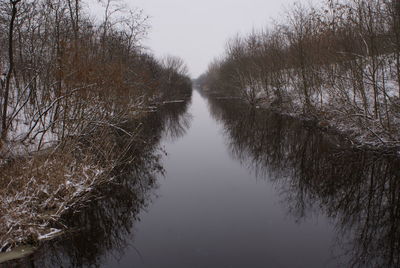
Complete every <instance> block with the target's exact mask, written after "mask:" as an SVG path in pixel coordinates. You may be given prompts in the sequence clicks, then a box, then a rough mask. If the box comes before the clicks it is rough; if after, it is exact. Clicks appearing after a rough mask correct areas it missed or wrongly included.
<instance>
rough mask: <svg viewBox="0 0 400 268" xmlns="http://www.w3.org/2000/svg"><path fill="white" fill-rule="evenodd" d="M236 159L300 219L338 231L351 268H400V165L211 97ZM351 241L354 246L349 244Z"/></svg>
mask: <svg viewBox="0 0 400 268" xmlns="http://www.w3.org/2000/svg"><path fill="white" fill-rule="evenodd" d="M209 106H210V111H211V112H212V114H213V116H214V118H215V119H216V120H218V121H220V122H221V123H222V124H223V126H224V131H225V135H226V136H227V140H228V142H229V144H228V145H229V148H230V151H231V155H232V156H233V157H234V158H236V159H237V160H239V161H240V162H241V163H242V164H243V165H246V166H247V167H248V168H249V169H250V170H252V171H254V172H255V173H256V175H257V176H258V177H259V178H269V179H270V180H271V181H273V182H274V183H275V184H276V185H277V187H279V189H280V190H281V192H282V195H283V198H284V200H285V202H286V203H287V204H288V206H289V210H290V213H291V214H292V215H294V216H295V217H296V218H297V220H301V219H305V218H306V217H309V216H310V214H311V213H312V212H313V211H315V210H317V211H319V212H322V213H325V214H326V215H328V216H329V217H331V218H332V219H334V222H335V224H336V230H337V233H338V237H340V238H339V239H338V241H339V244H340V246H341V247H342V248H343V250H344V252H345V253H344V255H342V256H339V259H341V258H343V259H349V263H347V264H346V265H347V266H350V267H392V266H393V267H397V266H399V265H400V260H399V258H400V169H399V167H400V160H399V159H398V158H397V157H395V156H390V155H385V154H384V153H382V152H371V151H369V152H368V151H363V150H355V149H350V147H349V146H348V144H346V142H345V141H344V139H343V138H341V137H340V136H338V135H334V134H329V133H328V132H322V131H321V130H319V129H317V128H316V127H315V126H313V125H312V124H311V123H307V122H305V121H301V120H295V119H293V118H290V117H288V116H282V115H278V114H275V113H273V112H271V111H265V110H260V109H256V110H254V109H253V110H249V109H248V108H247V106H245V105H244V104H243V103H241V102H239V101H236V100H222V99H218V98H215V97H210V98H209ZM345 241H349V242H345Z"/></svg>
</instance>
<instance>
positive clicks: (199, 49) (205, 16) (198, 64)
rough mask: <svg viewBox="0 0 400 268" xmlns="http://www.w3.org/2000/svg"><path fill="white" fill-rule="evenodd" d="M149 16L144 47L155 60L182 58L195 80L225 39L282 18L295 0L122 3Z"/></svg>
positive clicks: (143, 0)
mask: <svg viewBox="0 0 400 268" xmlns="http://www.w3.org/2000/svg"><path fill="white" fill-rule="evenodd" d="M124 1H125V2H126V3H128V4H129V6H131V7H139V8H142V9H143V10H144V12H145V13H146V14H147V15H149V16H150V25H151V30H150V32H149V35H148V39H147V40H146V41H145V42H144V44H145V45H146V46H147V47H149V48H150V49H151V51H152V52H153V53H154V54H155V55H156V56H158V57H161V56H163V55H166V54H172V55H176V56H179V57H181V58H183V60H184V61H185V62H186V64H187V65H188V67H189V71H190V74H191V76H192V77H193V78H196V77H197V76H199V75H200V74H202V73H203V72H204V71H206V69H207V66H208V64H209V63H210V61H212V59H213V58H215V57H216V56H219V55H221V54H222V52H223V50H224V46H225V43H226V41H227V39H228V38H230V37H233V36H234V35H235V34H236V33H249V32H251V30H252V29H253V28H256V29H260V28H262V27H264V26H266V25H268V24H269V23H270V22H271V18H274V19H279V17H282V14H283V11H284V10H285V8H287V7H290V6H291V5H293V3H294V2H295V0H201V1H200V0H124Z"/></svg>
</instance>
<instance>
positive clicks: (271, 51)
mask: <svg viewBox="0 0 400 268" xmlns="http://www.w3.org/2000/svg"><path fill="white" fill-rule="evenodd" d="M198 82H200V83H201V84H202V86H203V88H206V89H208V90H217V91H220V92H225V93H227V94H231V95H236V96H241V97H242V98H244V99H245V100H247V101H248V102H249V103H250V104H252V105H259V104H264V105H268V106H272V107H276V108H278V109H281V110H282V111H285V112H289V113H295V114H300V113H302V114H305V115H308V116H311V117H314V118H318V119H319V120H326V121H327V122H330V124H333V125H336V126H337V127H338V128H340V129H342V130H344V131H347V130H351V131H352V132H353V133H357V136H358V138H359V139H360V140H364V141H370V142H373V143H374V144H375V142H379V143H380V144H381V145H386V146H391V145H393V144H398V142H399V132H398V130H399V119H400V100H399V96H400V2H399V1H397V0H328V1H325V2H324V3H323V4H322V5H321V6H319V7H314V6H302V5H300V4H296V5H295V6H294V7H293V8H292V9H291V10H290V11H288V12H287V13H286V17H285V22H283V23H275V25H274V27H271V28H269V29H265V30H262V31H259V32H256V31H254V32H253V33H251V34H249V35H247V36H245V37H242V36H237V37H235V38H233V39H232V40H230V41H229V42H228V43H227V46H226V52H225V54H224V56H222V57H221V58H220V59H218V60H216V61H214V62H213V63H212V64H210V66H209V69H208V71H207V73H206V74H204V75H202V76H201V77H200V78H199V81H198Z"/></svg>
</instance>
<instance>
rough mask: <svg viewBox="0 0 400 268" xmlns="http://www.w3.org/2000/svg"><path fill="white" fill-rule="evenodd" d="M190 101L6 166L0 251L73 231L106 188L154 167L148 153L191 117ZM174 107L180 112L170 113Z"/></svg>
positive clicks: (1, 192)
mask: <svg viewBox="0 0 400 268" xmlns="http://www.w3.org/2000/svg"><path fill="white" fill-rule="evenodd" d="M190 96H191V94H187V95H186V96H184V97H183V98H181V99H180V100H181V101H179V102H177V103H175V102H174V103H166V104H159V105H157V106H154V107H153V106H152V109H151V110H149V111H148V112H142V113H141V116H137V115H136V116H135V117H131V118H125V120H122V121H120V122H119V123H117V122H112V123H111V122H110V124H103V125H98V126H96V128H95V129H93V130H92V132H91V133H90V134H88V135H81V136H79V137H76V138H74V137H71V138H69V139H68V140H65V141H64V142H63V143H62V144H59V145H58V146H56V147H51V148H48V149H46V150H44V151H41V152H40V153H34V154H32V155H29V156H28V155H26V156H24V157H22V156H21V157H18V158H15V159H8V160H7V161H5V163H4V164H3V165H2V166H0V172H1V173H0V174H1V176H0V183H1V186H2V187H1V190H0V209H1V215H2V217H1V218H0V245H1V250H0V252H9V251H10V250H12V249H14V248H18V247H19V246H20V245H31V246H38V245H40V244H41V242H42V241H46V240H49V239H52V238H54V237H56V236H58V235H62V234H63V233H65V232H66V231H68V230H69V228H70V227H71V223H70V222H69V223H68V221H66V220H65V217H66V215H73V214H75V213H77V212H79V211H81V210H82V209H84V208H85V207H86V206H89V205H90V204H91V203H92V202H93V201H94V200H96V199H98V198H101V196H102V193H101V191H99V189H100V188H102V187H103V186H105V187H106V186H107V185H110V184H113V183H118V180H120V179H119V178H120V177H121V176H124V175H125V174H129V173H131V172H133V170H134V169H143V167H148V165H150V163H153V162H154V160H152V159H154V158H157V157H156V156H148V155H149V154H151V153H148V152H149V151H153V150H154V149H153V148H154V147H155V146H157V143H158V140H159V139H160V135H161V134H160V133H161V132H162V131H164V130H165V129H166V128H171V129H169V131H172V132H176V131H179V129H173V128H172V125H173V121H174V120H178V119H177V118H179V117H180V116H181V114H182V113H184V112H185V110H186V109H187V105H188V102H189V101H190ZM171 105H172V106H174V105H175V106H176V108H175V109H171V108H169V110H168V111H166V109H165V107H166V106H171ZM146 162H147V163H146ZM149 169H159V165H156V164H154V165H153V166H152V167H151V168H149ZM147 172H149V171H147ZM135 180H136V179H135ZM132 183H133V184H137V183H139V184H140V183H141V182H132ZM75 227H76V226H75Z"/></svg>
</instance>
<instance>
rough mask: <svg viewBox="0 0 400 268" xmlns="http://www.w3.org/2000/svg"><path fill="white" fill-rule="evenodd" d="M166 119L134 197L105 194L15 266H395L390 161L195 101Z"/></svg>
mask: <svg viewBox="0 0 400 268" xmlns="http://www.w3.org/2000/svg"><path fill="white" fill-rule="evenodd" d="M170 105H175V106H177V105H181V104H180V103H171V104H170ZM173 118H174V120H170V122H169V123H166V127H165V129H164V131H163V133H162V134H161V136H160V139H159V141H157V143H158V144H157V146H155V147H157V148H156V149H155V148H153V149H152V152H151V155H152V157H151V160H149V161H150V162H153V164H151V165H150V164H149V165H148V167H147V166H146V167H145V168H143V169H151V171H149V170H144V171H143V170H142V171H140V172H139V173H140V174H139V175H138V174H136V175H135V176H136V177H138V178H139V179H140V180H142V182H141V183H140V185H139V186H137V184H135V186H130V185H129V183H128V185H125V183H120V184H118V185H117V186H113V188H112V189H113V190H112V191H110V192H109V193H108V197H106V198H103V199H101V200H99V201H97V202H96V205H93V206H95V207H90V206H89V208H86V209H85V210H83V212H82V213H81V214H82V215H80V216H79V217H78V218H79V219H77V220H76V221H77V222H79V224H78V225H80V226H82V225H83V227H81V228H80V230H77V231H76V232H73V233H70V234H67V235H66V236H65V237H62V238H60V239H57V240H56V241H51V242H49V243H48V244H47V245H45V246H43V247H42V248H41V249H39V250H38V251H37V252H36V253H35V254H34V255H33V256H31V257H30V258H28V259H25V260H24V261H23V263H24V264H27V265H28V264H29V265H32V266H35V267H46V266H47V267H58V266H60V265H62V266H63V267H70V266H76V267H78V266H93V265H94V266H100V267H148V268H150V267H347V266H354V267H378V266H380V267H381V266H397V265H399V256H400V254H399V247H400V246H399V241H400V240H399V238H400V235H399V234H400V230H399V228H400V227H399V226H400V224H399V223H400V222H399V214H400V206H399V199H400V197H399V195H400V194H399V193H400V191H399V188H400V180H399V179H400V174H399V170H398V167H400V165H399V161H398V159H396V158H392V157H390V156H385V155H383V154H379V153H373V152H364V151H362V150H354V149H350V148H348V146H347V144H346V141H345V140H343V139H342V138H341V137H338V136H336V135H333V134H329V133H327V132H323V131H321V130H319V129H317V128H315V127H313V126H312V125H310V124H309V123H307V122H305V121H300V120H296V119H293V118H290V117H288V116H282V115H277V114H275V113H273V112H270V111H263V110H260V109H259V110H249V109H248V107H246V106H245V104H243V103H241V102H240V101H239V100H235V99H226V98H221V97H219V96H215V95H212V94H205V93H201V92H198V91H194V92H193V96H192V100H191V104H190V105H189V106H188V108H187V110H185V112H182V114H180V115H179V116H176V117H173ZM149 154H150V153H149ZM146 161H147V160H146ZM155 166H157V167H158V168H157V169H155V168H154V167H155ZM155 170H156V171H155ZM131 176H132V175H131ZM142 178H143V179H142ZM126 189H130V190H129V191H128V190H126ZM98 207H101V209H99V208H98ZM94 211H96V212H94ZM105 219H107V220H105ZM82 222H83V223H82Z"/></svg>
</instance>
